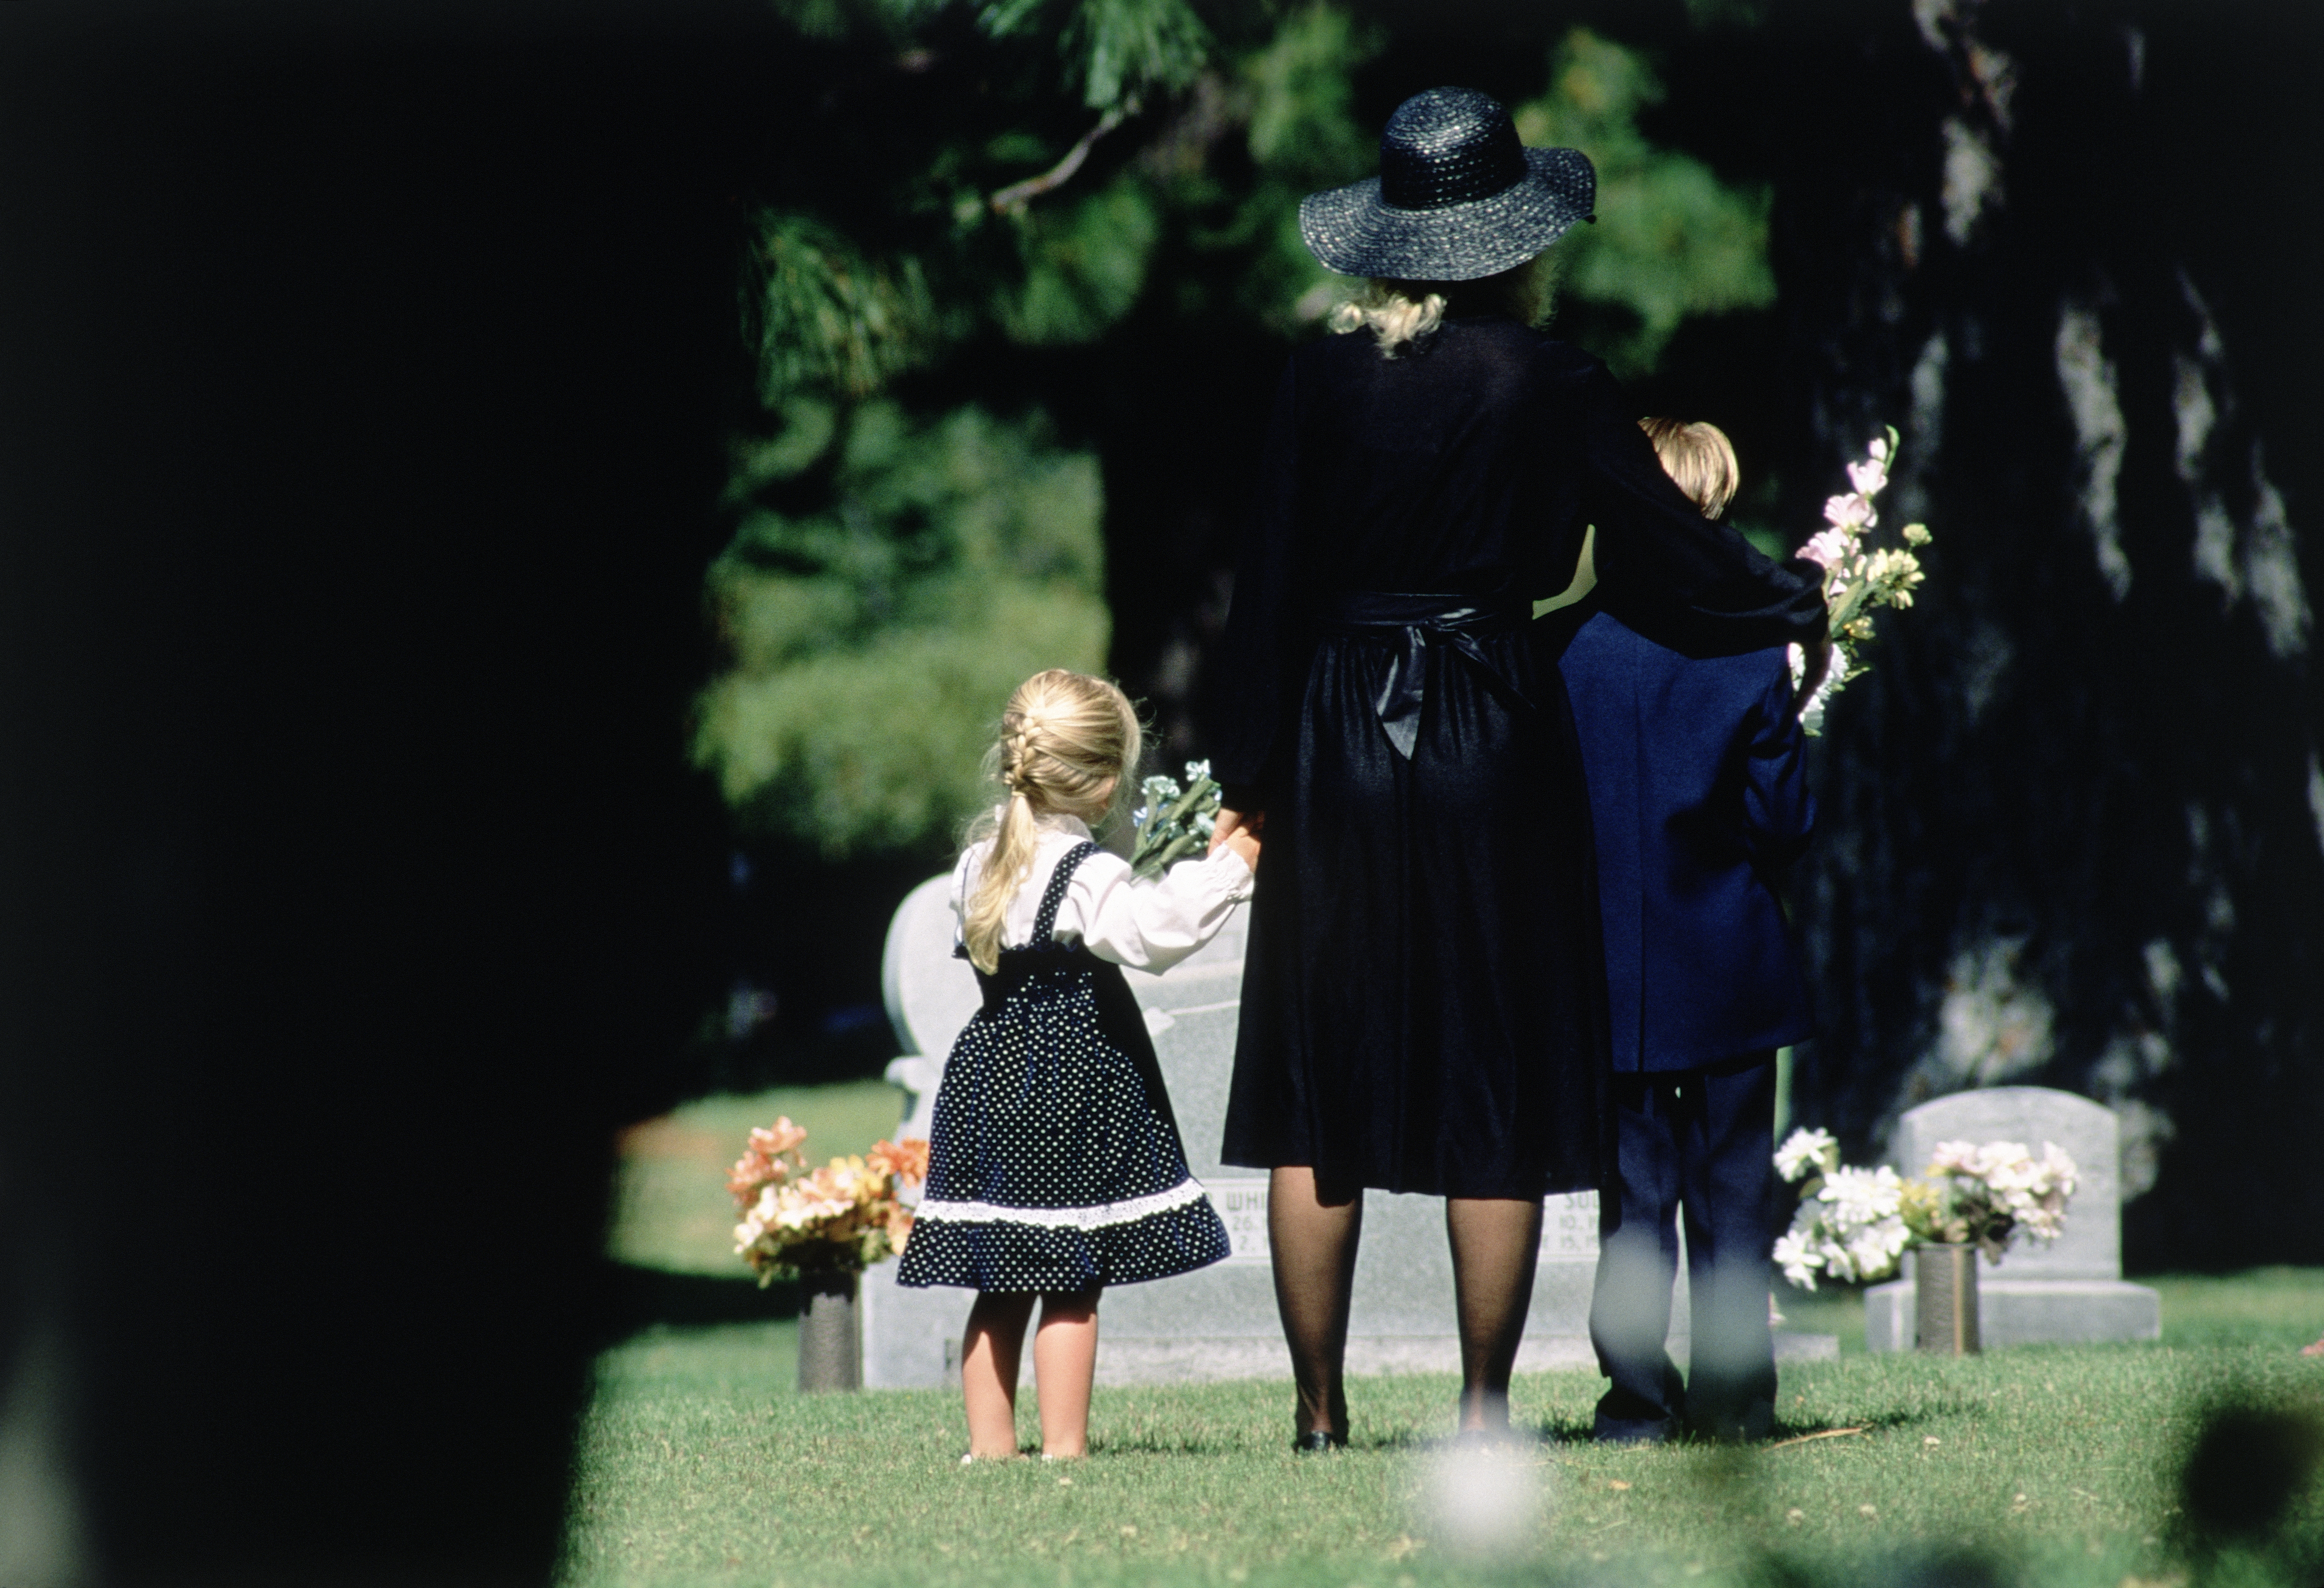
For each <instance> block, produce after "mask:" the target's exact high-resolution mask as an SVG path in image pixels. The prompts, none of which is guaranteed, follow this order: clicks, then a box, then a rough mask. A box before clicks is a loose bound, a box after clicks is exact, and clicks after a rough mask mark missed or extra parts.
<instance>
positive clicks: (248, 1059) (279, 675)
mask: <svg viewBox="0 0 2324 1588" xmlns="http://www.w3.org/2000/svg"><path fill="white" fill-rule="evenodd" d="M771 43H772V33H771V23H770V16H769V14H768V12H767V10H766V8H765V7H763V6H761V5H756V4H755V3H753V0H678V3H676V4H672V5H655V6H633V5H588V4H584V5H575V6H545V5H543V6H535V5H490V6H482V7H466V6H454V5H425V6H421V5H393V4H376V3H375V4H360V5H348V6H326V7H316V6H310V5H300V4H291V3H270V0H254V3H253V4H248V5H233V6H200V7H182V6H171V5H152V6H145V5H124V4H110V3H106V0H87V3H83V0H72V3H70V4H52V3H50V0H28V3H24V4H16V5H5V6H0V305H5V309H0V492H5V501H0V811H5V819H0V877H5V889H0V893H5V900H6V903H5V918H4V919H0V943H5V946H0V961H4V962H5V972H4V973H0V1053H5V1059H0V1165H5V1171H0V1172H5V1176H6V1186H5V1201H6V1206H7V1213H6V1220H7V1222H8V1223H10V1224H11V1225H12V1226H20V1227H21V1230H22V1231H23V1232H24V1233H20V1235H19V1236H18V1237H17V1238H14V1239H12V1240H11V1241H9V1242H7V1243H6V1246H5V1250H0V1260H5V1262H6V1263H7V1265H8V1267H7V1271H6V1272H5V1274H0V1317H5V1318H6V1319H7V1322H6V1323H5V1324H0V1340H5V1339H8V1338H10V1337H12V1336H14V1335H15V1334H16V1332H17V1330H18V1329H19V1328H21V1326H22V1325H23V1320H24V1319H26V1318H41V1319H45V1320H50V1322H51V1327H52V1328H53V1330H54V1332H55V1333H56V1334H57V1335H58V1337H59V1339H60V1354H61V1358H62V1361H63V1371H62V1374H61V1377H60V1382H62V1383H63V1384H64V1385H65V1386H66V1393H65V1399H64V1405H65V1408H66V1410H65V1413H64V1416H63V1421H62V1425H61V1426H60V1429H59V1430H58V1431H57V1433H56V1436H55V1437H54V1438H53V1440H52V1442H51V1444H50V1445H48V1446H46V1447H44V1448H42V1449H41V1450H38V1451H35V1452H32V1456H31V1459H32V1461H33V1462H35V1463H38V1464H39V1466H40V1467H41V1468H42V1469H43V1470H44V1472H45V1473H47V1474H48V1475H51V1476H53V1477H54V1478H55V1479H56V1480H57V1481H58V1482H59V1484H60V1487H61V1489H62V1491H64V1492H65V1493H66V1494H67V1495H68V1497H69V1499H70V1500H73V1501H74V1502H76V1503H77V1506H78V1510H79V1513H80V1517H81V1520H82V1522H83V1524H84V1526H83V1531H84V1534H85V1537H86V1540H87V1554H88V1558H87V1559H86V1560H85V1561H84V1562H82V1563H80V1564H81V1565H82V1566H83V1567H84V1568H85V1572H86V1580H88V1581H92V1582H99V1581H101V1582H104V1583H108V1584H132V1585H134V1584H142V1583H172V1584H176V1583H339V1582H358V1581H364V1582H387V1581H393V1582H407V1583H420V1582H431V1583H465V1584H481V1583H539V1582H542V1581H545V1580H546V1579H547V1577H548V1575H549V1572H550V1570H551V1568H552V1566H553V1563H554V1561H555V1559H556V1555H557V1550H558V1543H559V1537H560V1533H561V1528H562V1523H563V1511H564V1505H565V1482H566V1476H567V1471H568V1456H569V1441H570V1438H571V1431H572V1428H573V1426H574V1417H575V1413H576V1409H577V1408H578V1407H579V1405H580V1404H581V1398H582V1394H583V1390H584V1386H585V1383H586V1371H587V1366H588V1362H589V1358H590V1354H591V1353H592V1351H593V1350H594V1349H595V1347H596V1345H597V1343H598V1335H599V1328H600V1320H601V1319H603V1318H604V1316H607V1313H608V1311H609V1308H610V1309H611V1310H613V1311H619V1310H620V1309H621V1307H622V1306H623V1305H625V1304H624V1303H622V1301H621V1300H620V1299H619V1297H616V1296H613V1295H612V1294H611V1293H612V1292H614V1291H615V1290H617V1288H618V1287H617V1284H616V1280H615V1277H614V1276H613V1275H612V1274H610V1273H608V1272H607V1271H606V1270H605V1269H604V1264H603V1260H602V1259H601V1257H600V1256H599V1251H600V1247H601V1242H602V1240H603V1234H604V1217H605V1209H604V1196H605V1188H606V1186H607V1185H608V1181H609V1172H608V1171H609V1169H610V1168H611V1157H612V1148H611V1142H612V1137H613V1130H614V1128H615V1127H616V1126H617V1125H618V1124H620V1123H622V1122H626V1121H629V1120H632V1119H637V1118H641V1117H645V1116H648V1115H651V1114H654V1113H659V1112H660V1111H661V1110H662V1108H664V1107H665V1106H667V1104H668V1103H669V1101H670V1100H671V1099H672V1098H674V1097H675V1096H677V1095H679V1094H683V1093H684V1092H685V1091H686V1090H687V1089H688V1088H689V1086H690V1085H692V1081H691V1079H690V1076H689V1075H688V1073H687V1065H688V1063H689V1059H688V1057H687V1041H688V1039H689V1032H690V1030H691V1028H692V1026H693V1023H694V1022H695V1021H696V1019H697V1018H698V1016H699V1012H700V1011H702V1010H703V1009H705V1008H707V1007H712V1006H714V1005H715V1002H717V1001H718V1000H719V999H720V998H721V997H722V996H723V987H722V986H721V981H722V978H721V976H720V974H719V972H720V968H721V957H722V952H723V944H724V938H725V935H726V933H727V929H728V928H727V924H726V922H725V919H724V911H725V909H726V908H727V903H726V899H725V894H724V868H725V862H726V854H727V845H726V842H725V837H724V826H725V823H724V813H723V812H722V811H721V810H720V808H719V807H718V805H717V803H716V799H715V791H714V790H712V789H709V788H708V787H707V786H706V784H705V782H704V780H701V779H699V778H697V777H696V776H695V775H694V774H692V773H691V772H690V771H688V770H687V763H686V761H685V756H684V746H685V742H686V741H685V732H686V723H687V711H688V709H689V702H690V699H691V697H692V695H693V693H694V691H695V690H696V688H698V687H699V680H700V679H701V678H702V677H703V676H704V674H705V669H706V668H707V665H708V659H709V642H708V637H707V636H706V634H705V629H704V624H703V621H702V598H701V581H702V569H703V567H704V565H705V561H706V559H708V557H709V556H711V555H712V554H713V553H715V550H716V549H717V547H718V545H719V543H720V537H719V526H718V525H717V523H716V522H715V502H716V496H717V493H718V490H719V488H720V485H721V483H722V480H723V477H724V466H725V462H724V457H723V446H722V437H723V435H724V433H725V432H726V431H727V430H728V429H730V428H731V426H732V423H733V413H734V411H735V405H736V404H738V403H740V402H747V401H748V385H747V374H748V371H747V366H746V365H745V363H744V360H743V358H742V353H741V349H740V347H739V346H738V344H737V338H736V336H735V331H734V271H735V259H736V254H737V251H738V248H739V246H740V227H739V223H738V221H737V219H736V217H735V215H734V212H733V208H732V197H733V191H734V179H735V177H736V174H737V166H738V164H739V163H740V162H745V161H747V160H749V159H751V158H752V157H753V156H754V151H755V145H754V137H755V134H754V132H753V128H754V127H755V126H757V125H759V124H760V123H761V119H762V110H763V107H762V106H761V104H760V103H759V97H760V96H761V95H762V94H763V93H764V92H765V91H766V88H765V86H764V85H765V80H766V78H767V75H768V74H767V73H766V72H765V70H764V68H765V65H766V52H767V51H769V50H770V47H771ZM164 1183H166V1186H167V1189H166V1192H163V1191H161V1186H162V1185H163V1184H164ZM157 1195H161V1196H166V1200H167V1203H168V1206H169V1209H170V1212H169V1214H168V1225H169V1228H168V1229H167V1231H166V1232H165V1231H162V1230H161V1229H160V1228H159V1227H158V1226H157V1225H156V1224H155V1223H154V1222H153V1218H154V1213H155V1209H156V1204H155V1202H154V1200H153V1198H154V1197H155V1196H157ZM135 1229H143V1230H145V1231H147V1232H148V1236H146V1237H141V1238H140V1239H139V1240H138V1241H137V1242H136V1245H137V1250H136V1251H135V1253H134V1255H129V1254H126V1253H124V1250H123V1247H122V1243H121V1235H122V1233H123V1232H124V1231H128V1230H135ZM626 1305H631V1306H632V1312H633V1313H635V1312H638V1311H655V1310H664V1311H683V1310H684V1309H685V1308H687V1307H692V1308H694V1309H696V1311H697V1312H712V1311H716V1310H718V1309H719V1308H720V1307H722V1306H725V1305H727V1304H724V1303H718V1304H713V1303H711V1302H709V1301H708V1300H707V1299H704V1300H699V1301H696V1300H694V1299H691V1298H684V1297H681V1298H676V1299H673V1300H671V1301H670V1302H669V1303H668V1304H665V1303H664V1302H662V1301H659V1300H656V1301H652V1302H650V1304H626ZM157 1474H167V1477H166V1481H157Z"/></svg>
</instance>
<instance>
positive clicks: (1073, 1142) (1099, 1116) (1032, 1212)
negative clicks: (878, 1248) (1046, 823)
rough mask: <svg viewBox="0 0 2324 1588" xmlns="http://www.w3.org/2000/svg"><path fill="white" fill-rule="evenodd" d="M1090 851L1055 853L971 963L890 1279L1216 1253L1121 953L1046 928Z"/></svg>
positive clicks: (1136, 1274)
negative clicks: (1026, 904)
mask: <svg viewBox="0 0 2324 1588" xmlns="http://www.w3.org/2000/svg"><path fill="white" fill-rule="evenodd" d="M1096 852H1097V845H1094V844H1081V845H1076V846H1074V848H1073V849H1072V850H1071V851H1069V852H1068V853H1067V854H1065V855H1064V856H1063V857H1062V858H1061V859H1059V861H1058V862H1057V866H1056V871H1055V872H1052V873H1051V875H1050V877H1049V885H1048V887H1047V890H1046V891H1044V892H1043V893H1042V895H1041V909H1040V913H1039V915H1038V916H1037V917H1036V918H1035V920H1034V924H1033V936H1032V939H1031V941H1029V942H1028V943H1027V944H1026V945H1025V946H1023V947H1021V948H1004V949H1002V950H1001V963H1000V965H999V966H998V968H996V969H995V970H994V972H993V974H991V975H986V974H984V973H983V972H982V971H979V972H978V973H977V978H976V979H977V981H978V983H979V984H980V985H982V988H983V990H984V1005H983V1007H982V1009H980V1010H979V1011H977V1012H976V1014H975V1015H974V1016H973V1018H972V1019H971V1020H969V1022H968V1024H967V1026H966V1027H964V1029H962V1031H961V1033H960V1039H959V1040H957V1041H956V1042H954V1044H953V1048H952V1056H951V1057H949V1058H947V1059H946V1060H945V1073H944V1085H943V1087H942V1089H941V1090H939V1091H938V1092H937V1094H936V1123H935V1126H934V1128H933V1130H932V1131H930V1132H929V1144H928V1145H929V1161H928V1179H927V1190H926V1193H925V1194H924V1195H923V1196H922V1197H921V1198H920V1205H919V1212H918V1219H917V1220H916V1221H915V1222H914V1223H913V1225H912V1234H911V1239H910V1240H909V1241H908V1242H906V1244H905V1247H904V1255H903V1258H902V1260H901V1261H900V1263H899V1266H898V1269H897V1273H896V1282H897V1283H898V1284H900V1285H914V1286H927V1285H963V1286H966V1287H968V1288H971V1289H975V1290H1001V1291H1030V1290H1038V1291H1048V1292H1056V1293H1070V1292H1074V1291H1082V1290H1087V1289H1090V1288H1093V1287H1095V1286H1103V1285H1128V1284H1134V1283H1136V1282H1137V1281H1139V1280H1140V1279H1162V1278H1165V1277H1166V1276H1167V1275H1170V1274H1183V1273H1185V1272H1186V1271H1188V1270H1189V1269H1198V1268H1202V1267H1204V1266H1205V1265H1207V1264H1210V1263H1214V1262H1216V1261H1218V1260H1220V1259H1221V1258H1222V1257H1224V1256H1226V1255H1227V1232H1226V1226H1225V1225H1224V1224H1222V1223H1220V1222H1219V1215H1218V1213H1217V1210H1216V1209H1214V1208H1213V1207H1212V1206H1211V1202H1210V1198H1209V1197H1208V1196H1205V1195H1204V1194H1203V1187H1202V1184H1201V1182H1199V1181H1197V1180H1196V1179H1195V1178H1194V1177H1193V1176H1192V1175H1190V1174H1188V1173H1187V1172H1186V1152H1185V1147H1184V1146H1183V1145H1182V1144H1181V1143H1180V1141H1179V1140H1178V1125H1177V1122H1176V1120H1175V1119H1174V1118H1173V1117H1172V1115H1171V1113H1170V1100H1169V1096H1168V1094H1167V1093H1165V1092H1164V1090H1163V1088H1162V1071H1161V1067H1160V1066H1158V1065H1157V1063H1156V1062H1155V1058H1154V1044H1153V1042H1152V1040H1151V1039H1149V1038H1148V1036H1147V1034H1146V1022H1145V1020H1144V1018H1143V1016H1142V1015H1141V1013H1140V1011H1139V1007H1138V999H1137V996H1136V995H1135V994H1134V993H1132V992H1130V983H1128V982H1127V981H1125V980H1123V978H1122V974H1121V967H1120V966H1119V965H1111V964H1109V963H1108V962H1106V961H1105V960H1102V959H1100V958H1099V957H1098V956H1096V955H1094V954H1093V953H1091V952H1090V950H1089V948H1088V947H1087V946H1085V945H1082V944H1075V945H1073V946H1070V947H1068V946H1065V945H1064V944H1061V943H1058V942H1057V941H1056V939H1055V938H1054V937H1051V936H1050V933H1051V930H1052V929H1053V928H1055V926H1056V919H1057V906H1058V905H1059V903H1061V902H1062V901H1063V900H1064V899H1065V884H1066V883H1067V882H1070V881H1071V880H1072V878H1073V873H1074V867H1076V866H1078V865H1080V864H1081V863H1082V862H1083V861H1084V860H1085V859H1087V858H1088V857H1089V856H1090V855H1092V854H1095V853H1096Z"/></svg>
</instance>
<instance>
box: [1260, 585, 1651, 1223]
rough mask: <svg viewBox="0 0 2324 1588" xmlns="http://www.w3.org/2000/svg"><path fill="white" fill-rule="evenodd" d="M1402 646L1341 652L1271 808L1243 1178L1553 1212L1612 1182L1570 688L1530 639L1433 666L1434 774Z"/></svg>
mask: <svg viewBox="0 0 2324 1588" xmlns="http://www.w3.org/2000/svg"><path fill="white" fill-rule="evenodd" d="M1402 643H1403V642H1402V638H1401V631H1393V632H1388V633H1382V634H1378V635H1374V634H1339V635H1327V636H1326V637H1325V638H1323V640H1322V641H1320V642H1319V643H1318V646H1317V650H1316V652H1315V655H1314V661H1313V663H1312V665H1311V666H1310V668H1309V669H1308V674H1307V679H1306V687H1305V692H1304V695H1303V697H1302V698H1301V701H1300V705H1299V709H1298V719H1297V723H1296V742H1295V746H1294V754H1293V756H1292V758H1291V760H1290V762H1289V766H1288V770H1287V771H1286V774H1285V776H1284V777H1282V778H1280V779H1278V780H1277V788H1276V789H1275V790H1274V792H1273V793H1272V795H1271V796H1270V804H1269V806H1268V811H1267V830H1266V836H1265V854H1264V857H1263V858H1264V863H1263V864H1261V866H1260V867H1259V878H1258V886H1257V891H1256V893H1255V895H1254V898H1253V901H1252V914H1251V925H1250V946H1249V950H1248V958H1247V960H1246V962H1245V965H1244V970H1243V998H1242V1010H1241V1019H1240V1030H1239V1032H1238V1036H1237V1040H1236V1047H1235V1067H1234V1081H1233V1090H1232V1092H1231V1097H1230V1100H1229V1104H1228V1110H1227V1121H1226V1133H1225V1143H1224V1147H1223V1149H1222V1152H1221V1157H1222V1159H1224V1160H1225V1161H1226V1162H1228V1163H1232V1164H1240V1165H1243V1166H1247V1167H1251V1168H1276V1167H1280V1166H1286V1165H1305V1166H1309V1167H1312V1168H1314V1171H1315V1175H1316V1180H1317V1183H1318V1185H1319V1186H1321V1187H1322V1188H1323V1192H1324V1194H1325V1195H1327V1196H1342V1195H1345V1194H1347V1193H1349V1192H1351V1191H1353V1190H1355V1189H1358V1188H1360V1187H1364V1186H1373V1187H1378V1188H1379V1189H1382V1190H1388V1191H1405V1192H1420V1193H1425V1194H1429V1195H1434V1196H1477V1197H1512V1198H1521V1199H1527V1200H1530V1199H1533V1198H1537V1197H1540V1196H1545V1195H1546V1194H1548V1193H1551V1192H1555V1191H1579V1190H1591V1189H1596V1188H1597V1187H1598V1186H1600V1183H1601V1180H1602V1178H1603V1177H1604V1175H1605V1174H1606V1173H1607V1172H1608V1171H1609V1170H1610V1168H1611V1166H1612V1164H1613V1135H1612V1113H1611V1111H1610V1108H1609V1103H1608V1097H1607V1084H1606V1077H1607V1076H1608V1073H1609V1059H1608V1055H1607V1051H1606V1041H1607V1039H1606V1018H1605V970H1604V963H1603V957H1602V952H1601V949H1600V938H1599V916H1598V901H1597V892H1596V863H1595V860H1594V858H1593V855H1592V851H1591V832H1590V813H1589V800H1588V794H1587V790H1586V789H1585V787H1584V784H1583V782H1582V761H1581V752H1580V749H1579V747H1578V745H1577V743H1576V741H1575V737H1574V732H1573V719H1572V712H1571V710H1570V709H1569V707H1568V706H1567V703H1566V696H1565V687H1564V683H1563V679H1561V677H1560V676H1559V674H1558V671H1557V669H1556V668H1555V666H1554V665H1552V664H1551V662H1550V661H1549V660H1547V659H1546V658H1543V659H1537V658H1536V656H1535V640H1534V638H1533V636H1532V635H1531V634H1529V633H1528V632H1526V629H1525V628H1523V627H1520V628H1517V629H1514V630H1511V631H1508V632H1501V633H1496V634H1488V635H1483V636H1480V638H1479V639H1478V641H1477V643H1478V644H1479V646H1480V648H1481V649H1482V651H1483V652H1484V654H1485V657H1486V660H1487V662H1488V663H1489V665H1488V666H1480V665H1479V663H1478V661H1477V660H1475V659H1472V658H1471V657H1468V656H1464V655H1462V654H1461V653H1460V652H1459V651H1457V650H1455V649H1454V648H1453V647H1452V646H1451V645H1449V644H1443V643H1432V644H1430V646H1429V647H1428V651H1427V659H1426V664H1425V705H1424V706H1423V708H1422V711H1421V717H1420V734H1419V740H1418V743H1417V744H1416V747H1415V752H1414V754H1413V755H1412V757H1411V758H1410V759H1409V760H1407V759H1406V758H1405V757H1404V756H1402V755H1400V754H1399V753H1397V750H1396V748H1395V747H1394V745H1393V744H1392V743H1390V741H1389V738H1388V734H1387V732H1386V731H1385V730H1384V728H1383V727H1382V725H1381V723H1380V720H1379V715H1378V711H1377V709H1376V707H1375V706H1374V702H1376V701H1378V700H1379V698H1380V697H1381V693H1382V689H1383V687H1384V685H1385V684H1386V682H1387V680H1388V674H1389V669H1390V667H1391V665H1392V663H1393V661H1394V660H1395V658H1396V656H1397V652H1398V650H1399V647H1400V646H1401V644H1402Z"/></svg>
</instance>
